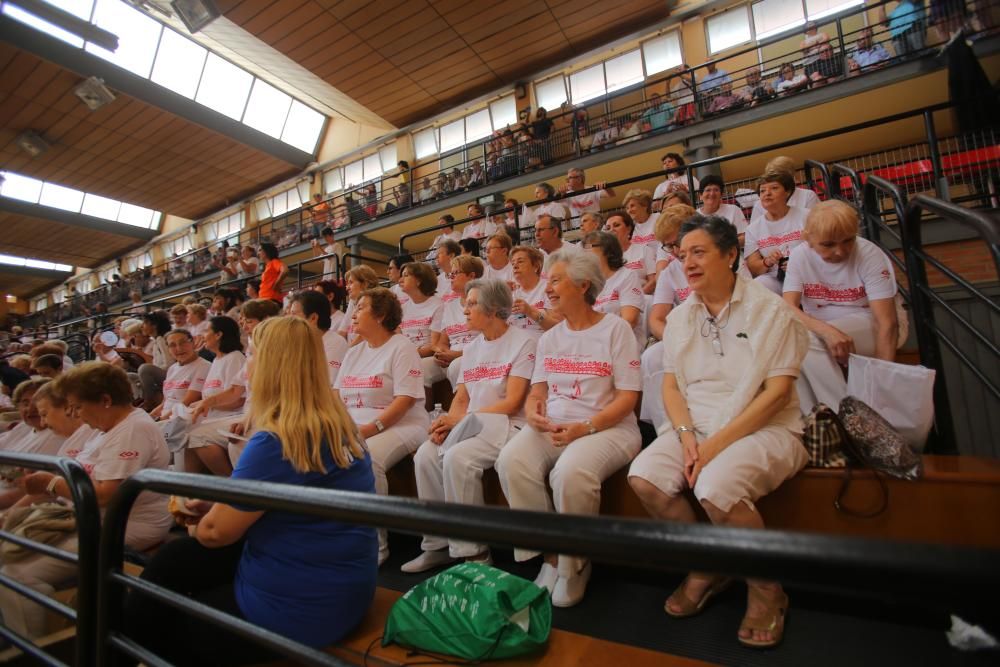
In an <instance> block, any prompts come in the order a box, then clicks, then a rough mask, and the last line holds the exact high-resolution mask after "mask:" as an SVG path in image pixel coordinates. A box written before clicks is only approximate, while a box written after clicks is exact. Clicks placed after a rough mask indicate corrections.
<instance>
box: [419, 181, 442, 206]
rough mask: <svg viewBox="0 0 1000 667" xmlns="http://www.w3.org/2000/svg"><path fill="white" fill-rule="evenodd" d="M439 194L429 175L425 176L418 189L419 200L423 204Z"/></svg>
mask: <svg viewBox="0 0 1000 667" xmlns="http://www.w3.org/2000/svg"><path fill="white" fill-rule="evenodd" d="M436 196H437V192H436V191H435V190H434V186H433V185H431V179H430V177H429V176H424V180H423V182H422V184H421V186H420V189H419V190H418V191H417V201H418V202H419V203H421V204H425V203H427V202H429V201H431V200H432V199H434V198H435V197H436Z"/></svg>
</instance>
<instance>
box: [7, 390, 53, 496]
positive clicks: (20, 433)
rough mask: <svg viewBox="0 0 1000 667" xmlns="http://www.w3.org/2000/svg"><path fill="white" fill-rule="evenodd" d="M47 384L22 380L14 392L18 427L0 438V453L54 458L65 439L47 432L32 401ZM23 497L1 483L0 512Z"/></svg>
mask: <svg viewBox="0 0 1000 667" xmlns="http://www.w3.org/2000/svg"><path fill="white" fill-rule="evenodd" d="M50 382H51V380H49V379H48V378H35V379H32V380H25V381H24V382H22V383H21V384H19V385H17V388H15V389H14V396H13V402H14V407H16V408H17V411H18V413H20V416H21V423H20V424H18V425H17V426H15V427H14V428H12V429H10V430H9V431H7V432H5V433H4V434H3V435H0V450H2V451H4V452H20V453H24V454H47V455H48V456H55V455H56V453H57V452H58V451H59V448H60V447H62V444H63V440H65V436H63V435H60V434H59V433H57V432H56V431H54V430H52V429H51V428H49V426H48V425H47V424H46V423H45V421H44V419H43V418H42V415H41V412H40V411H39V406H38V403H37V402H36V400H35V397H36V395H37V393H38V392H40V391H41V390H42V389H43V388H45V387H46V386H47V385H48V384H49V383H50ZM23 495H24V494H23V493H22V491H21V490H20V489H19V488H18V487H16V486H14V485H13V484H12V483H7V482H5V481H4V482H0V509H6V508H8V507H10V506H11V505H13V504H14V503H15V502H17V501H18V500H19V499H20V498H21V496H23Z"/></svg>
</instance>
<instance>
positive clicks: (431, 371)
mask: <svg viewBox="0 0 1000 667" xmlns="http://www.w3.org/2000/svg"><path fill="white" fill-rule="evenodd" d="M448 276H449V278H450V279H451V282H450V285H451V289H452V292H451V294H449V295H448V297H449V298H448V300H447V301H445V303H444V305H443V306H442V307H441V309H440V310H439V311H438V315H437V317H438V319H437V321H435V322H431V329H432V330H435V331H440V332H441V335H440V336H438V337H437V341H436V342H435V343H434V356H431V357H424V358H423V359H421V360H420V363H421V369H422V370H423V372H424V386H425V387H431V386H433V385H434V383H435V382H440V381H441V380H445V379H447V380H448V381H449V382H451V385H452V387H454V386H456V385H457V384H458V373H459V371H460V370H461V367H462V364H461V363H460V362H459V361H458V360H459V359H460V358H461V357H462V351H463V350H464V349H465V346H466V345H468V344H469V343H471V342H472V341H473V340H475V338H476V337H477V336H478V335H479V332H477V331H473V330H472V329H470V328H469V323H468V322H467V321H466V318H465V286H466V285H467V284H468V283H469V282H471V281H473V280H477V279H479V278H482V277H483V261H482V260H481V259H479V258H478V257H472V256H471V255H459V256H458V257H455V258H453V259H452V260H451V271H450V272H449V273H448Z"/></svg>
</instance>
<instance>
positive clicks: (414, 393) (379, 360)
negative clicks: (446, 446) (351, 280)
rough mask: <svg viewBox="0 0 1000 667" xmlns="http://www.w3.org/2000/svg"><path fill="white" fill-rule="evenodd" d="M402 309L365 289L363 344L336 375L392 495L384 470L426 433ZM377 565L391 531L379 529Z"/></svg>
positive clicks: (359, 323)
mask: <svg viewBox="0 0 1000 667" xmlns="http://www.w3.org/2000/svg"><path fill="white" fill-rule="evenodd" d="M402 319H403V309H402V306H400V305H399V301H398V300H397V299H396V297H394V296H393V295H392V293H391V292H390V291H389V290H387V289H383V288H380V287H376V288H375V289H370V290H365V291H364V292H362V294H361V296H360V298H359V299H358V305H357V308H356V309H355V311H354V329H355V331H357V334H358V336H360V338H361V342H360V343H359V344H358V345H355V346H353V347H352V348H351V349H350V350H348V352H347V355H346V356H345V357H344V364H343V366H342V367H341V369H340V374H339V375H338V376H337V385H336V392H337V395H338V397H339V398H340V399H341V400H342V401H343V403H344V405H346V406H347V411H348V413H349V414H350V416H351V419H353V420H354V423H356V424H357V425H358V427H359V429H360V432H361V437H363V438H364V439H365V441H366V442H367V445H368V451H369V452H370V453H371V462H372V471H373V472H374V474H375V490H376V492H377V493H379V495H383V496H384V495H388V493H389V483H388V481H387V480H386V477H385V471H386V470H388V469H389V468H391V467H392V466H394V465H396V464H397V463H398V462H399V461H401V460H402V459H403V458H404V457H406V456H409V455H410V454H412V453H413V452H414V451H416V449H417V447H419V446H420V443H421V442H423V441H424V438H425V437H426V435H427V428H428V426H430V419H429V418H428V415H427V412H426V411H425V410H424V406H423V403H422V402H421V401H422V400H423V398H424V382H423V373H422V372H421V370H420V355H419V354H418V353H417V349H416V347H415V346H414V345H413V343H411V342H410V340H409V339H408V338H407V337H406V336H404V335H402V334H397V333H393V332H395V331H396V330H397V329H398V328H399V326H400V323H401V321H402ZM378 533H379V553H378V562H379V565H381V564H382V563H383V562H385V559H386V558H388V557H389V544H388V541H387V539H386V531H385V530H384V529H380V530H379V531H378Z"/></svg>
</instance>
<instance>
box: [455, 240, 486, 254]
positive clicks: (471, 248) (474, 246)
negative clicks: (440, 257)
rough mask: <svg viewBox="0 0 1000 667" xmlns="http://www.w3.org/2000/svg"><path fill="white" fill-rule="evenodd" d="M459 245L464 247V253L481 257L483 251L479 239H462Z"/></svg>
mask: <svg viewBox="0 0 1000 667" xmlns="http://www.w3.org/2000/svg"><path fill="white" fill-rule="evenodd" d="M458 245H459V247H461V248H462V252H461V253H460V254H462V255H469V256H470V257H480V256H481V255H482V251H481V250H480V247H479V239H472V238H468V239H462V240H461V241H459V242H458Z"/></svg>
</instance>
